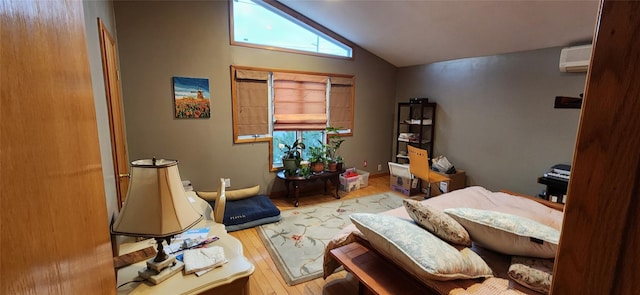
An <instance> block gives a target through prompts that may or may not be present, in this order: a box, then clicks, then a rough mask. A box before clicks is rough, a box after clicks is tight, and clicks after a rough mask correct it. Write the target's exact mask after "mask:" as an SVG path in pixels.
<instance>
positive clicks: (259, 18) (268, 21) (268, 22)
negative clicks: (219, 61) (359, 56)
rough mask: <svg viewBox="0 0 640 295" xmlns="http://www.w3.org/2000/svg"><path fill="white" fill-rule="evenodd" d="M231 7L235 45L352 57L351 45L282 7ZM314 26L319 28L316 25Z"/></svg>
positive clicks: (245, 3) (243, 2) (240, 0)
mask: <svg viewBox="0 0 640 295" xmlns="http://www.w3.org/2000/svg"><path fill="white" fill-rule="evenodd" d="M272 2H274V1H270V3H272ZM230 3H231V4H230V5H231V13H230V15H231V19H232V25H231V26H230V30H231V33H230V35H231V36H232V38H231V44H233V45H242V46H249V47H260V48H265V49H272V50H284V51H287V52H303V53H312V54H317V55H323V56H334V57H342V58H351V57H353V49H352V48H351V47H350V46H349V45H347V44H345V43H344V42H340V41H338V40H336V39H335V38H333V37H331V36H329V35H328V34H325V33H323V32H322V31H320V30H319V29H316V28H315V27H312V26H310V25H307V24H306V23H305V22H302V21H301V20H300V19H303V18H304V19H305V20H306V22H307V23H313V22H312V21H310V20H308V19H306V18H305V17H304V16H302V15H299V14H297V13H295V12H294V11H293V10H291V9H289V8H287V7H286V6H284V5H282V4H279V3H277V2H275V3H272V4H269V3H266V2H264V1H260V0H233V1H231V2H230ZM289 13H290V14H295V15H294V16H292V15H290V14H289ZM315 26H317V27H320V26H319V25H317V24H316V25H315ZM322 29H323V30H325V31H327V32H328V30H326V29H324V28H322ZM332 35H335V34H332ZM336 37H338V36H336Z"/></svg>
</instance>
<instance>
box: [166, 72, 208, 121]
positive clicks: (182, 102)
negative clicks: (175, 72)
mask: <svg viewBox="0 0 640 295" xmlns="http://www.w3.org/2000/svg"><path fill="white" fill-rule="evenodd" d="M173 97H174V101H175V106H176V109H175V114H176V118H178V119H189V118H202V119H206V118H210V117H211V103H210V97H211V95H210V94H209V79H204V78H187V77H173Z"/></svg>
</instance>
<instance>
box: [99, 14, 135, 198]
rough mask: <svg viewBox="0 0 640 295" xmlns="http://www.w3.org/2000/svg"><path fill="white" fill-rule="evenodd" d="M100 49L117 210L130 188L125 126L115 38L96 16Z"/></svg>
mask: <svg viewBox="0 0 640 295" xmlns="http://www.w3.org/2000/svg"><path fill="white" fill-rule="evenodd" d="M98 31H99V35H100V52H101V53H102V73H103V75H104V87H105V95H106V99H107V110H108V113H109V133H110V138H111V157H112V159H113V172H114V179H115V185H116V193H117V200H118V210H119V209H121V208H122V204H124V200H125V198H126V197H127V191H128V189H129V179H130V178H129V157H128V156H127V142H126V135H125V127H124V111H123V108H122V95H121V92H120V89H121V88H120V77H119V72H120V70H119V66H118V57H117V55H118V52H117V46H116V43H115V40H114V39H113V37H112V36H111V34H110V33H109V31H108V30H107V28H106V26H105V25H104V23H102V20H101V19H100V18H98Z"/></svg>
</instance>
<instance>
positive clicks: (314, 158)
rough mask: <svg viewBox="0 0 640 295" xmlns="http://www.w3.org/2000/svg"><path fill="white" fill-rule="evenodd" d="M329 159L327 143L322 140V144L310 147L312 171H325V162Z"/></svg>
mask: <svg viewBox="0 0 640 295" xmlns="http://www.w3.org/2000/svg"><path fill="white" fill-rule="evenodd" d="M326 160H327V149H326V145H325V144H323V143H322V142H320V146H312V147H309V162H310V163H311V171H313V172H322V171H324V162H326Z"/></svg>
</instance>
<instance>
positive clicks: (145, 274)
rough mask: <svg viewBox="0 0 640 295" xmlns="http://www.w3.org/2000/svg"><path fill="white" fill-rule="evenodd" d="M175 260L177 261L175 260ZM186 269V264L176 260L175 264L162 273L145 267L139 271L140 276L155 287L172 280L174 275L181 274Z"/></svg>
mask: <svg viewBox="0 0 640 295" xmlns="http://www.w3.org/2000/svg"><path fill="white" fill-rule="evenodd" d="M174 260H175V259H174ZM183 268H184V263H183V262H182V261H179V260H175V264H173V265H170V266H168V267H165V268H164V269H163V270H161V271H160V272H157V271H155V270H154V269H150V268H148V267H145V268H143V269H141V270H140V271H138V275H139V276H140V277H141V278H144V279H146V280H148V281H149V282H151V283H152V284H154V285H157V284H159V283H161V282H162V281H164V280H166V279H168V278H170V277H171V276H172V275H174V274H176V273H178V272H180V271H181V270H182V269H183Z"/></svg>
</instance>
